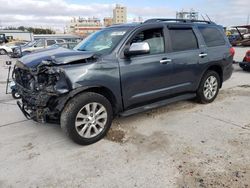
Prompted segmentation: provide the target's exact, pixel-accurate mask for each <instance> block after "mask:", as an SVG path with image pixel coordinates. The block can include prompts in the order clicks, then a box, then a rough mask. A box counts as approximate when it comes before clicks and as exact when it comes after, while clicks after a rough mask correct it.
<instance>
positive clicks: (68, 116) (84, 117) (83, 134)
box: [61, 92, 113, 145]
mask: <svg viewBox="0 0 250 188" xmlns="http://www.w3.org/2000/svg"><path fill="white" fill-rule="evenodd" d="M112 114H113V113H112V106H111V104H110V102H109V101H108V99H106V98H105V97H104V96H102V95H100V94H97V93H92V92H88V93H83V94H80V95H77V96H75V97H74V98H73V99H71V100H70V101H69V102H68V104H67V105H66V106H65V108H64V110H63V112H62V114H61V127H62V129H63V130H64V131H65V132H66V134H67V135H68V136H69V137H70V138H71V139H72V140H73V141H74V142H76V143H78V144H80V145H88V144H92V143H95V142H97V141H99V140H100V139H102V138H103V137H104V136H105V135H106V133H107V132H108V130H109V128H110V126H111V123H112V119H113V115H112Z"/></svg>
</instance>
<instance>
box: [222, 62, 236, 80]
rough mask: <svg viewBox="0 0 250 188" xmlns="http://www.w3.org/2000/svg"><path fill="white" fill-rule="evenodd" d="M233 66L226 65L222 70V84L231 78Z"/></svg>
mask: <svg viewBox="0 0 250 188" xmlns="http://www.w3.org/2000/svg"><path fill="white" fill-rule="evenodd" d="M233 70H234V68H233V64H232V63H230V64H228V65H227V66H226V67H225V68H224V71H223V82H224V81H226V80H228V79H229V78H231V76H232V74H233Z"/></svg>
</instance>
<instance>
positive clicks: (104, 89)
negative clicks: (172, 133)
mask: <svg viewBox="0 0 250 188" xmlns="http://www.w3.org/2000/svg"><path fill="white" fill-rule="evenodd" d="M85 92H93V93H98V94H100V95H103V96H104V97H106V98H107V99H108V100H109V102H110V103H111V105H112V108H113V114H114V115H116V114H117V113H118V112H119V110H120V109H119V104H118V99H117V98H116V97H115V94H114V93H113V92H112V91H111V90H110V89H109V88H107V87H104V86H91V87H81V88H77V89H74V90H72V91H71V92H70V93H69V94H68V96H67V98H66V100H65V102H64V103H63V105H61V107H60V108H61V109H63V108H64V106H66V104H67V103H68V102H69V101H70V99H72V98H74V97H75V96H77V95H80V94H82V93H85Z"/></svg>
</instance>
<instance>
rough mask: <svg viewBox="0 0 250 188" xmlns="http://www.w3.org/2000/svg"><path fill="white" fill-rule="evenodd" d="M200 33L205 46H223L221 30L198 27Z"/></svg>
mask: <svg viewBox="0 0 250 188" xmlns="http://www.w3.org/2000/svg"><path fill="white" fill-rule="evenodd" d="M198 29H199V31H200V32H201V35H202V36H203V38H204V41H205V43H206V45H207V47H214V46H223V45H225V43H226V42H225V39H224V36H223V34H222V33H221V31H220V30H219V29H217V28H212V27H198Z"/></svg>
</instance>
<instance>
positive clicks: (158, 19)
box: [144, 18, 214, 24]
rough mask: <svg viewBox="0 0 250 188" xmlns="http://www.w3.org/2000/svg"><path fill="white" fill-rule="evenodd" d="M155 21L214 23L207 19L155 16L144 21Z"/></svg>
mask: <svg viewBox="0 0 250 188" xmlns="http://www.w3.org/2000/svg"><path fill="white" fill-rule="evenodd" d="M154 22H182V23H207V24H214V22H212V21H206V20H189V19H174V18H172V19H166V18H153V19H149V20H146V21H145V22H144V23H154Z"/></svg>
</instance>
